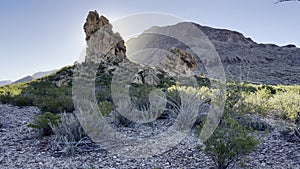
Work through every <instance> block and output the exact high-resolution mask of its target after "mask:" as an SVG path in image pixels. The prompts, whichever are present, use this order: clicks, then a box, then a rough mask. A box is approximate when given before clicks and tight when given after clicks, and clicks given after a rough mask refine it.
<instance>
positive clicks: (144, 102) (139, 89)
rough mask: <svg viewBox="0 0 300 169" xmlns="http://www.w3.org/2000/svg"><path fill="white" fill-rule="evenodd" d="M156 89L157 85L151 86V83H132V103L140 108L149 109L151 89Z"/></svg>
mask: <svg viewBox="0 0 300 169" xmlns="http://www.w3.org/2000/svg"><path fill="white" fill-rule="evenodd" d="M155 89H156V88H155V86H151V85H139V84H132V86H131V87H130V89H129V95H130V98H131V103H132V104H133V105H134V106H135V107H136V108H137V109H138V110H145V109H149V107H150V102H149V94H150V92H151V91H153V90H155Z"/></svg>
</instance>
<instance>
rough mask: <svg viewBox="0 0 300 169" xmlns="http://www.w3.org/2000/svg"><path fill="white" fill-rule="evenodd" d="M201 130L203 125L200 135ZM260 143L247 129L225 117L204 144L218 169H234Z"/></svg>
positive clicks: (198, 131) (198, 128)
mask: <svg viewBox="0 0 300 169" xmlns="http://www.w3.org/2000/svg"><path fill="white" fill-rule="evenodd" d="M201 129H202V127H201V125H200V126H198V127H197V130H196V133H197V134H199V133H200V132H201V131H200V130H201ZM258 143H259V142H258V140H256V139H255V138H254V137H253V136H250V135H249V129H248V128H247V127H244V126H242V125H241V124H240V123H238V122H237V121H236V120H234V119H233V118H231V117H229V116H228V115H225V116H224V117H223V118H222V120H221V123H220V125H219V126H218V128H217V129H216V130H215V131H214V133H213V135H212V136H211V137H210V138H209V139H208V140H207V141H205V142H204V144H205V149H204V150H205V152H206V153H207V154H208V155H209V156H210V157H211V158H212V160H213V162H214V163H215V165H216V167H217V168H219V169H226V168H229V167H232V168H233V167H234V166H235V164H236V163H237V162H238V161H239V160H242V158H243V156H245V155H246V154H248V153H250V152H251V151H253V150H254V149H255V148H256V147H257V145H258Z"/></svg>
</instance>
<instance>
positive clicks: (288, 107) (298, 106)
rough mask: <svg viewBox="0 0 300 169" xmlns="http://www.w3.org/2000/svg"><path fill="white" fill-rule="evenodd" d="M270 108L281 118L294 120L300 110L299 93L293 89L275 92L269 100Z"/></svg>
mask: <svg viewBox="0 0 300 169" xmlns="http://www.w3.org/2000/svg"><path fill="white" fill-rule="evenodd" d="M269 105H270V109H272V110H275V111H277V112H278V115H279V116H280V117H281V118H283V119H290V120H296V119H297V118H299V117H298V113H299V112H300V93H297V92H294V91H286V92H283V91H281V92H277V93H276V94H275V95H274V96H273V97H272V98H270V100H269Z"/></svg>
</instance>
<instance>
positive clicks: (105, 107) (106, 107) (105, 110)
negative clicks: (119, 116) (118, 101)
mask: <svg viewBox="0 0 300 169" xmlns="http://www.w3.org/2000/svg"><path fill="white" fill-rule="evenodd" d="M99 109H100V111H101V113H102V115H103V116H108V115H109V114H110V113H111V111H112V110H113V104H112V103H111V102H108V101H102V102H99Z"/></svg>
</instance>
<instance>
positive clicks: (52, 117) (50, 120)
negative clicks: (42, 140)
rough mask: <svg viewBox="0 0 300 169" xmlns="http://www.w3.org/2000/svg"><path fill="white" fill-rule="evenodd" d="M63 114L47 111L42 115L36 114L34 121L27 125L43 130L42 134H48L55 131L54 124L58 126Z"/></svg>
mask: <svg viewBox="0 0 300 169" xmlns="http://www.w3.org/2000/svg"><path fill="white" fill-rule="evenodd" d="M60 119H61V116H60V115H59V114H54V113H50V112H45V113H43V114H41V115H38V116H35V117H34V121H33V123H31V124H28V125H27V126H28V127H30V128H34V129H37V130H39V131H40V132H41V135H42V136H48V135H50V134H52V133H53V131H52V129H51V125H52V126H57V125H58V124H59V123H60V122H61V120H60Z"/></svg>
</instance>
